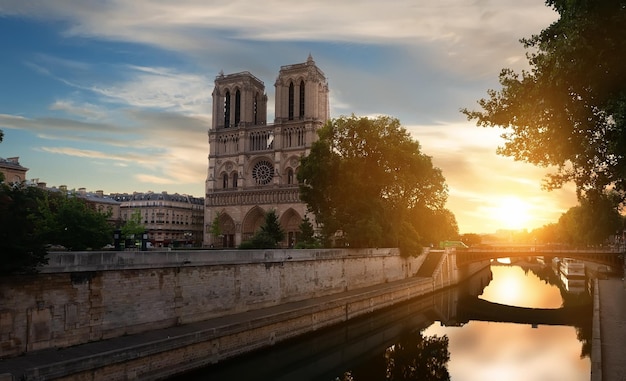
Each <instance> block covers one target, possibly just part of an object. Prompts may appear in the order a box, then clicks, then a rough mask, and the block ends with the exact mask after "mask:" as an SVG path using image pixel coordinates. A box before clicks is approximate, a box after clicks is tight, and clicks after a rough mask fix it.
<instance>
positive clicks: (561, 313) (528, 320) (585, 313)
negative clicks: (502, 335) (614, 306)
mask: <svg viewBox="0 0 626 381" xmlns="http://www.w3.org/2000/svg"><path fill="white" fill-rule="evenodd" d="M591 309H592V305H591V303H589V304H583V305H579V306H565V307H561V308H527V307H516V306H509V305H504V304H499V303H493V302H489V301H486V300H483V299H480V298H478V297H476V296H463V297H461V298H460V299H459V304H458V306H457V318H458V319H459V321H461V322H467V321H470V320H481V321H491V322H499V323H517V324H530V325H533V326H537V325H569V326H577V327H580V326H581V325H582V324H584V323H585V322H588V321H589V320H590V319H591Z"/></svg>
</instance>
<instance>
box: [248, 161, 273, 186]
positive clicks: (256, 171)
mask: <svg viewBox="0 0 626 381" xmlns="http://www.w3.org/2000/svg"><path fill="white" fill-rule="evenodd" d="M273 175H274V168H273V167H272V163H270V162H269V161H267V160H262V161H259V162H258V163H256V164H255V165H254V167H253V168H252V178H253V179H254V181H255V182H256V184H257V185H266V184H269V182H270V181H272V177H273Z"/></svg>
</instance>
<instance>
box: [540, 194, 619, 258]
mask: <svg viewBox="0 0 626 381" xmlns="http://www.w3.org/2000/svg"><path fill="white" fill-rule="evenodd" d="M616 197H618V196H617V194H615V193H614V192H610V193H607V194H603V195H593V196H590V197H586V198H584V199H583V200H581V202H580V204H579V205H577V206H574V207H572V208H570V209H569V210H568V211H567V212H565V213H563V214H562V215H561V217H560V218H559V221H558V222H557V223H554V224H549V225H545V226H543V227H541V228H539V229H535V230H534V231H533V235H534V236H535V237H536V239H537V240H538V242H541V243H564V244H569V245H575V246H581V245H583V246H584V245H599V244H603V243H605V242H606V241H607V239H608V238H610V237H611V236H613V235H615V234H617V233H619V232H621V231H622V230H623V229H624V217H622V216H621V215H620V214H619V212H618V210H617V208H616V206H615V205H616V204H617V202H616V200H615V199H616Z"/></svg>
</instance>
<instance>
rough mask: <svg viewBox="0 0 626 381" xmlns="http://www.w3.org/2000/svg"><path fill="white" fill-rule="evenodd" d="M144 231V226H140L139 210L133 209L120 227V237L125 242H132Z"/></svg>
mask: <svg viewBox="0 0 626 381" xmlns="http://www.w3.org/2000/svg"><path fill="white" fill-rule="evenodd" d="M145 231H146V228H145V226H143V225H142V224H141V210H139V209H135V210H133V212H132V213H131V215H130V217H129V218H128V220H126V222H124V225H123V226H122V235H123V236H124V238H126V239H127V240H133V239H134V238H135V237H136V236H138V235H141V234H143V232H145Z"/></svg>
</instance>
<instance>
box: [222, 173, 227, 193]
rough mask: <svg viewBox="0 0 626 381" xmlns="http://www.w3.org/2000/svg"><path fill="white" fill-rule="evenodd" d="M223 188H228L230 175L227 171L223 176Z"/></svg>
mask: <svg viewBox="0 0 626 381" xmlns="http://www.w3.org/2000/svg"><path fill="white" fill-rule="evenodd" d="M222 188H224V189H226V188H228V175H227V174H225V173H224V176H222Z"/></svg>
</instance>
